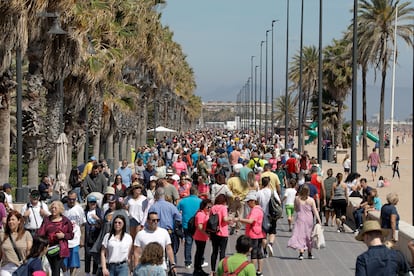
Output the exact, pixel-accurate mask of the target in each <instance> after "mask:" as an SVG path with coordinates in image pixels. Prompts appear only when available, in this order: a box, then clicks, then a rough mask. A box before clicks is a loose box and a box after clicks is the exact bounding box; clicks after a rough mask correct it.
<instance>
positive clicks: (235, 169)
mask: <svg viewBox="0 0 414 276" xmlns="http://www.w3.org/2000/svg"><path fill="white" fill-rule="evenodd" d="M241 168H243V165H242V164H239V163H237V164H234V165H233V170H234V172H235V173H239V172H240V169H241Z"/></svg>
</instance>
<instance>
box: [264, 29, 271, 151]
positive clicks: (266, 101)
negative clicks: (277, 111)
mask: <svg viewBox="0 0 414 276" xmlns="http://www.w3.org/2000/svg"><path fill="white" fill-rule="evenodd" d="M270 31H271V30H267V31H266V62H265V66H266V70H265V72H266V73H265V75H266V76H265V98H266V99H265V143H266V144H267V130H268V129H267V116H268V111H267V106H268V95H267V52H268V50H267V45H268V44H269V43H268V34H269V32H270Z"/></svg>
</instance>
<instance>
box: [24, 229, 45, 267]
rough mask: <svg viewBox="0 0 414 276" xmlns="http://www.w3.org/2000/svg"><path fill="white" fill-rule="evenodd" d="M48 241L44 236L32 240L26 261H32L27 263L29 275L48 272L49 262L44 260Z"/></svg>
mask: <svg viewBox="0 0 414 276" xmlns="http://www.w3.org/2000/svg"><path fill="white" fill-rule="evenodd" d="M48 244H49V240H48V239H47V237H44V236H37V237H35V238H34V239H33V245H32V248H31V249H30V253H29V255H27V257H26V261H29V260H30V259H33V260H31V261H30V263H29V269H28V270H29V275H32V274H34V273H35V272H37V271H49V268H50V267H49V262H47V259H46V258H45V255H46V252H47V249H48Z"/></svg>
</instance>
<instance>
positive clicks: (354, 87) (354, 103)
mask: <svg viewBox="0 0 414 276" xmlns="http://www.w3.org/2000/svg"><path fill="white" fill-rule="evenodd" d="M357 18H358V0H354V18H353V21H354V22H353V24H354V25H353V32H354V33H353V37H352V138H351V172H356V171H357V166H356V165H357V155H356V148H357V146H356V133H357V125H356V123H357V94H358V91H357V80H358V63H357V58H358V48H357V47H358V37H357V31H358V26H357ZM364 135H365V134H364Z"/></svg>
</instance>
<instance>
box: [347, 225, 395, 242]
mask: <svg viewBox="0 0 414 276" xmlns="http://www.w3.org/2000/svg"><path fill="white" fill-rule="evenodd" d="M373 231H380V232H381V234H382V237H383V238H384V237H386V236H387V235H388V229H383V228H381V225H380V224H379V222H378V221H376V220H367V221H365V222H364V226H363V227H362V230H361V232H359V234H358V235H357V236H356V237H355V239H356V240H357V241H363V240H364V234H365V233H368V232H373Z"/></svg>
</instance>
